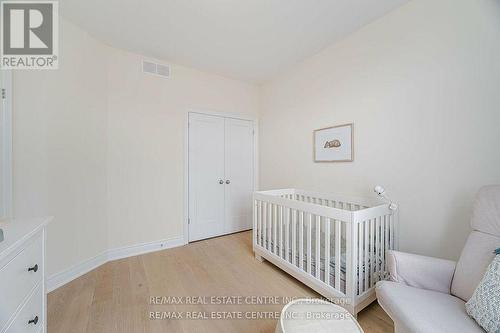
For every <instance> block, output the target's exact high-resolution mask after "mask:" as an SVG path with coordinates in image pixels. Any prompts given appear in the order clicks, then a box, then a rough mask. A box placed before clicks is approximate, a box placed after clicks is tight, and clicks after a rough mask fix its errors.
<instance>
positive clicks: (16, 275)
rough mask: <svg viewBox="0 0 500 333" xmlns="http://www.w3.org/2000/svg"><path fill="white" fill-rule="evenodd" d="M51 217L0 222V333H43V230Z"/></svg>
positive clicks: (44, 327) (44, 315)
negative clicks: (1, 236) (1, 231)
mask: <svg viewBox="0 0 500 333" xmlns="http://www.w3.org/2000/svg"><path fill="white" fill-rule="evenodd" d="M50 220H51V218H37V219H25V220H13V221H8V222H2V223H0V228H1V229H3V232H4V236H5V240H4V241H3V242H0V333H24V332H27V333H31V332H32V333H45V332H47V328H46V325H47V320H46V318H47V317H46V305H47V301H46V295H45V227H46V226H47V224H48V223H49V221H50Z"/></svg>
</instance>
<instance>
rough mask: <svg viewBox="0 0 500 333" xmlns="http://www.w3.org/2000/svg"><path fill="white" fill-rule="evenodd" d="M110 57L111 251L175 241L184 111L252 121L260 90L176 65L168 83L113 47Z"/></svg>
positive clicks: (180, 222) (181, 194)
mask: <svg viewBox="0 0 500 333" xmlns="http://www.w3.org/2000/svg"><path fill="white" fill-rule="evenodd" d="M110 57H111V59H113V61H111V62H110V65H109V72H108V77H109V104H108V107H109V113H108V124H109V133H108V134H109V140H108V152H109V153H108V160H107V163H108V191H109V193H108V197H109V201H108V212H109V239H110V246H111V247H112V248H115V247H122V246H128V245H133V244H138V243H145V242H150V241H153V240H161V239H168V238H172V237H181V236H182V235H183V223H184V222H183V221H184V210H183V209H184V148H185V146H184V144H185V142H184V141H185V125H186V124H185V122H186V113H187V111H188V110H189V109H192V110H199V109H202V110H203V109H207V110H213V111H219V112H221V113H227V114H242V115H246V116H252V117H257V113H258V111H259V110H258V108H259V89H258V87H256V86H255V85H251V84H246V83H242V82H239V81H234V80H230V79H226V78H223V77H220V76H215V75H210V74H206V73H203V72H199V71H196V70H193V69H190V68H186V67H182V66H176V65H172V67H171V72H172V77H171V78H168V79H165V78H161V77H156V76H151V75H145V74H143V73H142V72H141V71H140V68H141V67H140V65H141V57H140V56H138V55H135V54H131V53H127V52H124V51H120V50H116V49H115V50H113V51H112V53H111V54H110Z"/></svg>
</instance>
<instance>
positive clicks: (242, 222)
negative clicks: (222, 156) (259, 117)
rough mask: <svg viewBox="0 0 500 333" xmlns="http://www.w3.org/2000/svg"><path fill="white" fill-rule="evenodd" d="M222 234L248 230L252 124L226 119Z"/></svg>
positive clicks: (252, 162) (252, 165)
mask: <svg viewBox="0 0 500 333" xmlns="http://www.w3.org/2000/svg"><path fill="white" fill-rule="evenodd" d="M225 123H226V126H225V127H226V135H225V139H226V140H225V141H226V149H225V150H226V163H225V171H226V172H225V175H226V185H225V187H226V208H225V211H226V212H225V223H224V229H225V232H226V233H231V232H237V231H242V230H248V229H251V228H252V193H253V189H254V178H253V177H254V156H253V155H254V146H253V142H254V138H253V130H254V129H253V122H252V121H248V120H241V119H233V118H226V122H225Z"/></svg>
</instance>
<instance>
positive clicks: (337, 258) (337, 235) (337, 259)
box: [335, 220, 342, 290]
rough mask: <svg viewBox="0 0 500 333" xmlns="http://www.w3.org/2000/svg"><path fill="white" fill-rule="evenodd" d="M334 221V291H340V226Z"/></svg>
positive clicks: (338, 222)
mask: <svg viewBox="0 0 500 333" xmlns="http://www.w3.org/2000/svg"><path fill="white" fill-rule="evenodd" d="M340 223H341V222H340V221H337V220H335V289H338V290H340V268H341V267H340V265H341V264H340V262H341V261H340V258H341V257H342V244H341V240H342V228H341V227H342V226H341V224H340Z"/></svg>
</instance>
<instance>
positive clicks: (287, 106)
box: [260, 0, 500, 258]
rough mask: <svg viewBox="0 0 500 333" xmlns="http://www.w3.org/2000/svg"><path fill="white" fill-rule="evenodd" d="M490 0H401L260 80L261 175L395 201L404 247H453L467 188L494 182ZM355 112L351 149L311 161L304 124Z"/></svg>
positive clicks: (499, 7) (271, 181) (464, 224)
mask: <svg viewBox="0 0 500 333" xmlns="http://www.w3.org/2000/svg"><path fill="white" fill-rule="evenodd" d="M499 41H500V2H499V1H495V0H440V1H435V0H418V1H416V0H415V1H411V2H410V3H408V4H407V5H405V6H403V7H400V8H399V9H397V10H395V11H393V12H392V13H390V14H389V15H387V16H385V17H383V18H381V19H380V20H378V21H376V22H374V23H372V24H370V25H368V26H366V27H364V28H363V29H361V30H359V31H358V32H356V33H354V34H352V35H350V36H349V37H347V38H345V39H344V40H342V41H341V42H340V43H338V44H335V45H333V46H331V47H329V48H328V49H326V50H324V51H323V52H322V53H320V54H318V55H317V56H315V57H313V58H310V59H309V60H307V61H306V62H304V63H303V64H301V65H300V66H296V67H295V68H294V69H293V70H291V71H289V72H288V73H285V74H283V75H282V76H280V77H279V78H276V79H275V80H273V81H272V82H270V83H268V84H266V85H265V86H264V88H263V90H264V98H263V108H264V109H263V112H262V114H261V117H260V119H261V121H260V134H261V135H260V142H261V144H260V152H261V155H260V159H261V164H260V170H261V187H263V188H280V187H292V186H295V187H299V188H306V189H311V190H320V191H328V192H345V193H352V194H356V195H365V196H368V195H372V193H371V189H372V188H373V186H374V185H376V184H382V185H384V186H385V187H386V188H387V190H388V193H389V194H390V195H391V196H392V197H393V198H394V199H395V200H397V201H399V203H400V209H401V210H400V222H401V228H400V245H401V248H402V249H403V250H409V251H414V252H418V253H422V254H430V255H437V256H441V257H448V258H457V256H458V254H459V251H460V249H461V247H462V246H463V243H464V240H465V237H466V235H467V233H468V232H469V226H468V221H469V218H470V213H471V204H472V199H473V196H474V194H475V192H476V191H477V189H478V188H479V187H480V186H481V185H483V184H490V183H500V169H499V165H500V149H499V148H498V142H500V131H499V130H498V125H499V124H500V112H499V106H500V94H499V93H498V89H499V88H498V87H500V61H499V59H500V43H499ZM346 122H354V123H355V161H354V162H353V163H338V164H335V163H323V164H321V163H320V164H315V163H313V161H312V159H313V157H312V131H313V130H314V129H317V128H322V127H326V126H329V125H335V124H342V123H346Z"/></svg>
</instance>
